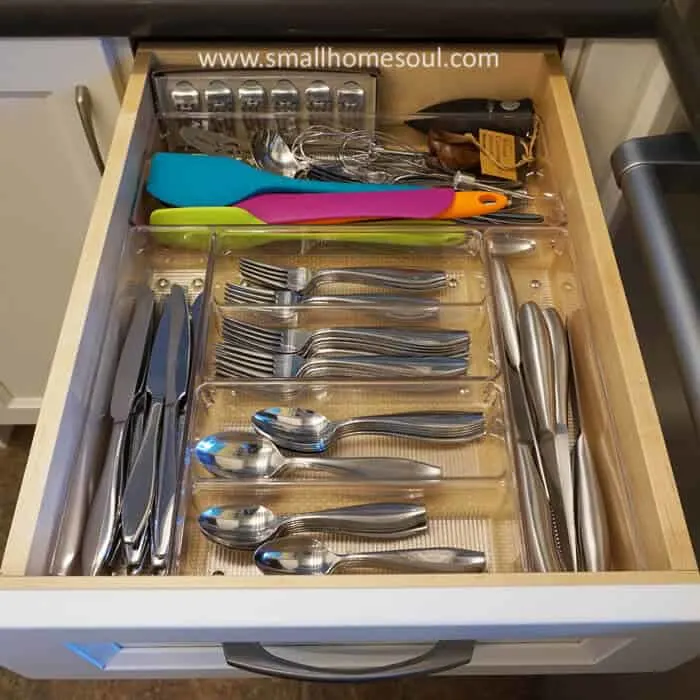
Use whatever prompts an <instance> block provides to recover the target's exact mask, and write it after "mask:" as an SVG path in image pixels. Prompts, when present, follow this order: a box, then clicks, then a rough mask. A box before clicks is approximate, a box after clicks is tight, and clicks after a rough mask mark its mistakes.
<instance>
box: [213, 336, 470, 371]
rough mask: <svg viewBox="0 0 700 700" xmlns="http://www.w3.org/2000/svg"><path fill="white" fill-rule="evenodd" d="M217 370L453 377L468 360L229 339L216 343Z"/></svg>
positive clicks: (463, 369)
mask: <svg viewBox="0 0 700 700" xmlns="http://www.w3.org/2000/svg"><path fill="white" fill-rule="evenodd" d="M215 361H216V373H217V375H219V376H221V377H225V378H231V377H247V378H251V379H253V378H255V379H263V378H269V377H275V378H279V379H293V378H298V379H301V378H315V377H324V378H352V379H358V378H360V379H383V378H390V379H393V378H401V379H405V378H409V379H412V378H415V379H421V378H426V379H430V378H449V377H463V376H465V374H466V372H467V369H468V363H467V361H466V360H463V359H458V358H452V357H437V358H429V357H392V356H389V355H384V356H380V357H374V356H367V355H359V356H348V357H331V358H325V357H324V358H318V357H317V358H312V359H310V360H307V359H306V358H304V357H301V356H300V355H294V354H289V353H288V354H285V355H279V354H275V353H267V352H262V351H260V350H254V349H252V348H246V347H233V346H231V345H229V344H227V343H219V344H217V346H216V356H215Z"/></svg>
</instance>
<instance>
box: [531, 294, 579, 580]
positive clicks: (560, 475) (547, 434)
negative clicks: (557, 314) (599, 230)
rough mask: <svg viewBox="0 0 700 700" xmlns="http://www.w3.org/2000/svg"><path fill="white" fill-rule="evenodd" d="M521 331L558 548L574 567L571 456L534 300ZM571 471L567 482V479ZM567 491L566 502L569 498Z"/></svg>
mask: <svg viewBox="0 0 700 700" xmlns="http://www.w3.org/2000/svg"><path fill="white" fill-rule="evenodd" d="M518 334H519V339H520V347H521V352H522V359H523V374H524V380H525V386H526V388H527V394H528V396H529V399H530V402H529V404H530V406H531V407H532V411H533V414H534V420H535V426H536V430H537V442H538V444H539V448H540V455H541V457H542V465H543V467H544V475H545V480H546V483H547V492H548V494H549V503H550V507H551V510H552V515H553V521H554V526H555V528H556V532H557V534H558V535H559V537H558V541H557V544H558V548H559V552H560V554H561V556H562V559H563V563H564V564H565V566H566V567H567V569H573V566H574V559H573V552H572V551H571V545H570V542H571V538H570V533H569V527H568V524H567V523H568V522H569V519H568V517H567V511H566V508H565V506H564V494H563V489H564V488H565V487H566V486H567V485H570V484H571V459H570V456H569V452H568V435H567V444H566V451H565V453H563V452H562V451H561V443H560V442H559V444H558V441H557V439H556V435H555V423H554V418H555V415H554V414H555V399H554V360H553V352H552V347H551V342H550V339H549V332H548V330H547V325H546V322H545V320H544V314H543V312H542V310H541V309H540V307H539V306H538V305H537V304H536V303H535V302H526V303H525V304H523V305H522V306H521V307H520V309H519V311H518ZM567 470H568V477H569V478H568V481H567ZM568 500H569V499H568V494H567V501H568Z"/></svg>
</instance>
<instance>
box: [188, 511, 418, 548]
mask: <svg viewBox="0 0 700 700" xmlns="http://www.w3.org/2000/svg"><path fill="white" fill-rule="evenodd" d="M199 527H200V529H201V530H202V532H203V533H204V535H206V536H207V537H209V539H211V540H213V541H214V542H217V544H223V545H226V546H228V547H234V548H237V549H255V547H257V546H259V545H261V544H262V543H263V542H266V541H267V540H269V539H271V538H273V537H274V536H275V535H282V534H285V533H286V534H292V533H294V532H303V531H307V532H309V531H310V532H319V531H330V532H341V533H345V534H351V535H360V536H362V537H369V538H374V539H395V538H398V537H410V536H413V535H416V534H419V533H421V532H425V530H426V529H427V527H428V525H427V517H426V513H425V508H424V507H423V506H418V505H412V504H409V503H368V504H363V505H358V506H348V507H347V508H334V509H331V510H321V511H316V512H311V513H295V514H293V515H287V516H278V515H275V514H274V513H273V512H272V511H271V510H270V509H269V508H266V507H265V506H263V505H250V506H245V507H243V508H237V507H235V506H215V507H213V508H209V509H207V510H205V511H204V512H203V513H201V514H200V516H199Z"/></svg>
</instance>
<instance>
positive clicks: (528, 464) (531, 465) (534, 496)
mask: <svg viewBox="0 0 700 700" xmlns="http://www.w3.org/2000/svg"><path fill="white" fill-rule="evenodd" d="M515 463H516V469H517V470H518V490H519V494H520V509H521V513H522V525H523V530H524V532H523V534H524V539H525V547H526V550H527V554H528V559H529V562H530V566H531V567H532V568H533V569H534V570H535V571H537V572H539V573H547V572H552V571H561V570H562V567H561V564H560V562H559V557H558V556H557V549H556V545H555V543H554V535H553V533H552V517H551V511H550V509H549V503H548V501H547V494H546V492H545V488H544V484H543V482H542V478H541V477H540V475H539V473H538V471H537V467H536V465H535V461H534V459H533V456H532V451H531V447H530V445H528V444H526V443H523V442H519V443H517V445H516V460H515Z"/></svg>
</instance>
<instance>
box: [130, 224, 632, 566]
mask: <svg viewBox="0 0 700 700" xmlns="http://www.w3.org/2000/svg"><path fill="white" fill-rule="evenodd" d="M386 226H390V228H391V230H392V231H393V232H397V230H398V229H400V233H401V236H402V243H401V245H391V244H386V243H377V242H376V240H375V239H376V234H377V232H381V231H382V229H383V227H386ZM348 230H349V227H347V226H325V227H308V226H307V227H240V228H236V229H233V228H229V229H221V228H217V227H208V228H206V227H197V228H196V229H195V228H193V229H191V231H190V233H191V235H192V236H195V237H196V239H197V240H198V246H199V243H201V241H202V240H203V237H206V238H207V239H208V241H209V250H208V251H207V252H200V251H199V250H190V249H188V248H186V247H182V246H181V245H180V239H178V243H177V244H175V245H170V246H164V245H163V241H164V240H167V236H168V235H169V232H168V230H167V229H154V228H153V227H135V228H134V229H133V230H132V231H131V233H130V238H129V243H128V245H127V249H126V250H125V252H124V262H123V265H124V268H125V271H124V272H123V274H122V275H121V279H122V280H127V282H125V283H123V284H122V286H121V288H120V290H118V292H117V295H118V297H121V298H122V299H123V298H124V297H125V296H127V297H128V295H129V293H130V289H132V288H133V286H134V283H135V282H143V281H146V282H148V283H149V284H150V285H151V286H152V287H153V289H154V290H156V292H161V293H167V291H168V290H169V288H170V286H171V285H172V284H174V283H177V284H182V285H184V286H185V287H186V288H187V290H188V297H189V298H190V300H192V299H193V298H194V297H195V296H196V295H198V294H200V293H201V294H202V295H203V299H204V304H203V310H204V312H203V314H202V316H201V319H200V325H199V328H198V329H196V332H195V347H196V352H195V360H194V364H193V372H192V381H191V386H190V393H189V397H188V404H189V405H188V410H187V423H186V433H185V439H184V441H183V442H184V448H183V454H182V456H181V457H182V462H181V469H182V489H181V497H180V502H179V518H178V525H177V527H178V532H177V538H176V540H177V542H178V543H179V545H178V548H177V551H176V553H175V556H174V559H173V562H172V565H171V570H170V572H171V573H172V574H187V575H220V574H223V575H228V576H233V575H236V576H242V575H245V576H248V575H250V576H260V575H262V574H261V573H260V572H259V571H258V570H257V568H256V567H255V565H254V563H253V559H252V552H250V551H239V550H234V549H229V548H228V547H224V546H221V545H217V544H214V543H213V542H211V541H210V540H208V539H206V538H205V537H204V536H203V535H202V533H201V532H200V529H199V526H198V522H197V518H198V514H199V513H200V512H202V511H203V510H205V509H207V508H211V507H215V506H234V507H245V506H248V505H252V504H260V505H264V506H266V507H267V508H269V509H271V510H272V511H273V512H274V513H275V514H276V515H286V514H294V513H299V512H309V511H313V510H322V509H326V508H335V507H341V506H347V505H354V504H360V503H379V502H396V501H399V502H406V503H419V504H422V505H424V506H425V508H426V511H427V518H428V529H427V532H425V533H423V534H420V535H418V536H416V537H412V538H408V539H399V540H390V541H388V542H387V541H376V540H365V539H362V538H353V537H347V536H338V535H332V534H327V535H323V534H322V533H321V535H320V537H321V539H322V540H323V541H324V542H325V543H326V544H328V546H329V547H330V548H331V549H332V550H333V551H335V552H338V553H343V552H350V551H359V550H362V551H367V550H372V549H375V550H377V549H382V548H392V549H396V548H407V547H421V546H456V547H463V548H469V549H477V550H481V551H483V552H485V554H486V558H487V571H488V572H494V573H496V572H517V571H527V570H528V568H529V564H528V560H527V557H526V555H525V551H524V547H523V540H522V531H521V523H520V507H519V495H518V489H519V484H518V481H517V478H516V472H515V470H514V466H513V464H514V462H513V444H512V443H513V426H512V424H511V420H510V418H509V413H508V411H507V409H506V395H505V393H504V385H503V377H502V368H503V361H504V360H503V357H504V355H503V348H502V344H501V340H500V332H499V329H498V326H497V321H496V315H495V309H494V299H493V295H492V286H491V279H490V273H489V270H490V261H491V259H492V256H493V251H504V250H505V251H511V250H513V248H512V247H511V246H510V245H509V244H512V243H514V242H515V243H517V242H522V241H523V240H527V241H529V242H530V245H529V249H528V250H527V252H521V253H515V254H512V255H508V256H506V257H503V258H502V259H503V260H505V261H506V263H507V266H508V269H509V271H510V273H511V277H512V279H513V282H514V287H515V293H516V296H517V300H518V303H523V302H525V301H530V300H532V301H537V302H538V303H540V304H541V305H542V306H554V307H555V308H557V310H558V311H559V312H560V314H561V315H562V317H564V318H569V317H571V315H572V314H573V313H574V312H575V311H576V310H578V309H584V310H585V299H584V297H583V295H582V293H581V290H580V289H579V288H578V284H577V277H576V271H575V261H574V260H573V259H572V256H571V247H570V243H569V241H568V237H567V233H566V230H565V229H561V228H553V227H546V228H539V229H537V228H533V227H526V228H521V229H514V228H512V227H507V228H502V229H498V228H489V229H486V230H481V231H478V230H472V229H467V228H465V227H463V226H462V227H460V226H458V225H453V224H445V225H440V226H437V227H431V231H433V232H434V234H435V235H436V236H437V237H438V238H439V237H440V236H441V235H443V236H447V234H449V237H448V238H445V239H441V240H449V241H451V242H449V243H447V244H445V245H435V246H430V245H425V241H424V236H425V227H424V226H421V225H409V224H405V225H403V226H399V227H397V224H396V223H395V222H392V223H391V224H390V225H382V224H372V225H369V224H368V225H365V226H359V227H358V226H357V225H355V226H353V227H351V231H350V233H349V234H347V233H346V232H348ZM363 231H364V232H365V233H364V235H365V236H366V240H365V241H363V240H362V236H363ZM302 232H303V233H304V234H311V240H308V239H302V240H294V238H295V237H294V235H290V234H295V233H296V234H301V233H302ZM456 234H458V235H456ZM180 235H181V234H180V232H178V236H180ZM346 235H348V237H349V238H350V239H351V240H349V241H347V242H346V241H345V240H344V239H345V236H346ZM414 236H416V237H417V238H416V241H417V244H416V245H414V244H412V238H413V237H414ZM290 239H292V240H290ZM232 241H233V242H234V243H235V245H233V246H232V245H230V243H231V242H232ZM198 246H197V247H198ZM499 246H500V247H499ZM246 257H250V258H255V259H256V260H261V261H265V262H268V263H270V264H278V263H279V264H284V265H286V266H305V267H312V268H323V267H329V266H332V265H340V264H341V263H342V264H344V265H349V264H353V265H355V264H366V263H367V262H368V261H370V260H371V262H372V264H374V265H376V266H380V267H391V266H394V267H396V266H404V265H405V266H410V267H412V268H415V269H418V270H445V271H446V272H447V277H448V280H449V283H448V284H447V286H446V287H445V288H444V289H441V290H439V291H438V292H434V293H433V292H431V293H430V294H427V295H424V296H426V297H429V298H433V297H434V301H435V305H436V309H437V311H436V313H435V314H433V315H431V316H430V317H429V318H421V319H409V320H406V318H405V317H404V318H402V312H405V310H406V309H405V307H404V308H403V309H402V308H401V305H398V306H397V305H396V304H394V303H391V304H384V305H382V304H381V303H377V304H376V305H375V308H372V309H368V308H367V307H366V306H364V305H361V304H341V305H332V304H331V305H328V306H322V307H318V308H316V307H309V306H307V305H305V304H296V305H294V304H290V305H288V306H285V307H284V308H280V307H279V306H278V305H274V304H268V305H265V304H258V303H248V304H245V303H243V304H240V303H228V302H227V300H226V296H225V290H226V285H227V283H234V284H238V283H240V282H241V281H242V280H241V279H240V265H239V263H240V260H241V258H246ZM353 291H357V290H353ZM363 291H364V290H363ZM375 291H376V290H375ZM324 292H328V293H329V294H331V293H333V294H335V293H346V292H348V287H347V285H346V283H339V284H337V285H335V284H328V285H327V286H326V285H324ZM281 312H283V313H281ZM397 318H398V321H397ZM226 319H233V320H237V321H240V322H244V323H247V324H251V325H255V326H257V327H259V328H263V329H267V330H274V331H281V330H289V329H307V330H314V329H321V328H332V327H337V326H340V325H342V326H343V327H348V328H352V327H370V328H375V329H382V328H388V327H396V326H397V325H403V327H405V328H409V329H415V331H416V333H419V332H420V331H423V330H444V329H451V330H460V329H461V330H465V331H467V332H468V333H469V336H470V349H469V362H468V369H467V371H466V372H464V374H463V376H460V377H457V378H451V379H413V378H411V379H398V380H397V379H384V378H377V379H366V378H359V379H348V378H340V379H337V378H329V379H326V378H324V377H318V376H316V377H312V378H310V379H308V378H307V379H305V378H292V379H289V378H279V377H278V378H275V377H266V378H260V377H240V378H222V377H220V376H218V375H217V372H216V363H215V362H214V357H215V353H216V347H217V345H218V344H219V343H221V341H222V338H223V335H222V333H223V329H224V324H225V322H226ZM586 323H587V321H586ZM589 354H590V353H589ZM590 366H591V367H592V369H593V371H596V368H595V358H593V363H592V365H590ZM601 391H602V392H603V393H600V392H601ZM596 392H598V393H596ZM587 394H588V396H587V397H586V398H587V402H588V403H587V404H586V411H587V412H589V411H590V412H592V413H594V414H595V415H594V417H593V421H594V423H595V425H596V426H598V427H599V428H600V430H599V432H597V433H596V434H593V435H591V449H592V450H593V452H594V454H595V456H596V458H597V463H598V465H599V470H600V480H601V483H602V487H603V491H604V496H605V499H606V505H607V510H608V513H609V518H610V529H611V534H612V554H613V564H614V566H615V567H616V568H623V569H624V568H633V569H635V568H640V567H642V566H643V553H642V554H640V552H639V543H638V542H637V541H636V539H635V537H634V513H633V508H632V504H631V503H630V500H629V498H628V496H627V491H626V488H625V478H624V465H622V464H620V463H619V460H618V459H617V455H616V451H615V435H614V431H613V428H612V422H611V420H610V417H609V416H606V408H605V403H604V390H602V389H601V387H600V380H599V378H595V377H594V379H593V380H592V381H591V383H590V392H588V391H587ZM601 397H602V398H601ZM271 407H278V408H282V409H285V408H304V409H309V410H313V411H316V412H319V413H321V414H323V415H325V416H326V417H328V418H329V419H331V420H334V421H336V420H343V419H346V418H351V417H356V416H366V415H379V414H388V413H402V412H407V411H434V410H437V411H446V410H447V411H452V410H455V411H466V412H478V413H480V414H481V415H482V416H483V421H484V432H483V434H482V435H480V436H479V437H478V438H477V439H475V440H474V441H472V442H469V443H459V444H457V443H455V444H436V443H421V442H419V441H413V440H407V439H402V438H397V437H387V436H366V435H364V436H363V435H358V436H349V437H346V438H343V439H341V440H339V441H337V442H336V443H334V444H333V446H332V447H331V448H330V449H329V450H328V451H327V452H326V453H325V456H327V457H331V458H336V457H357V458H360V457H375V458H379V457H400V458H404V459H413V460H418V461H420V462H424V463H428V464H430V465H433V466H434V467H437V468H438V469H439V476H438V477H437V478H430V479H427V480H411V479H400V478H391V479H381V478H379V479H376V478H373V479H371V480H367V479H363V478H359V477H351V478H346V477H344V476H343V475H342V474H338V473H337V472H333V471H330V472H328V471H315V470H307V469H300V470H295V469H286V470H282V471H281V472H280V473H279V474H278V475H275V476H273V477H267V478H266V477H260V476H259V477H254V476H251V475H250V474H248V475H245V476H244V477H241V476H228V477H227V476H226V475H225V473H224V475H222V473H221V472H220V473H217V472H216V470H215V469H212V468H211V465H210V464H206V463H203V462H202V460H200V459H199V458H198V454H197V446H198V445H199V446H200V447H201V445H202V441H206V439H207V438H210V437H211V436H217V435H220V434H221V433H224V434H226V435H227V436H228V437H229V438H230V439H231V440H238V441H239V442H241V441H245V440H246V438H247V437H252V436H254V435H255V434H254V432H253V430H252V425H251V417H252V416H253V414H254V413H255V412H256V411H260V410H262V409H266V408H271ZM282 452H283V453H285V454H286V455H287V456H290V455H291V456H294V453H291V452H288V451H285V450H282ZM224 472H225V470H224ZM316 536H318V534H317V535H316ZM338 575H340V574H338Z"/></svg>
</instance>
